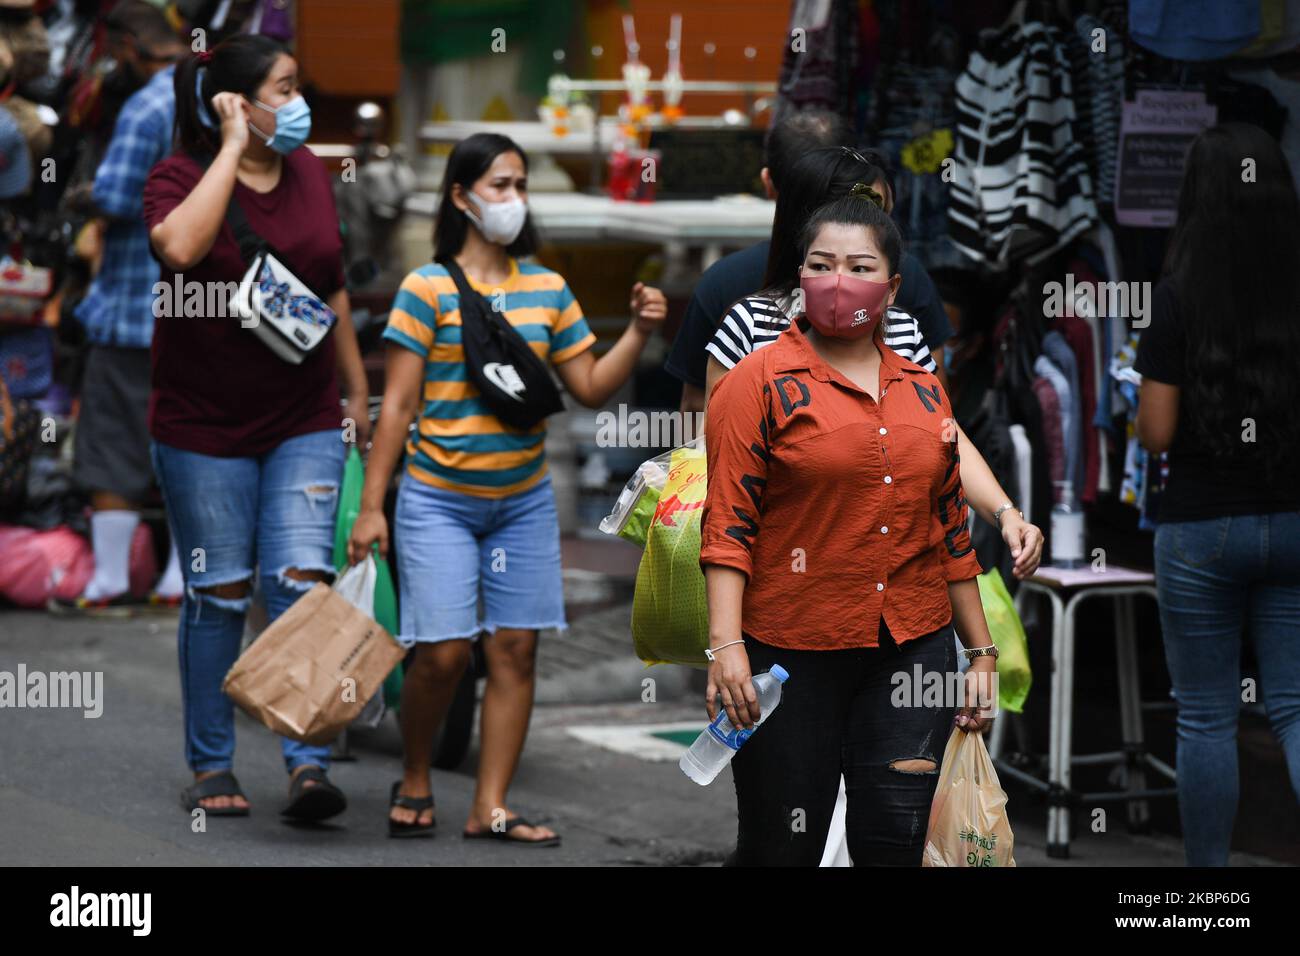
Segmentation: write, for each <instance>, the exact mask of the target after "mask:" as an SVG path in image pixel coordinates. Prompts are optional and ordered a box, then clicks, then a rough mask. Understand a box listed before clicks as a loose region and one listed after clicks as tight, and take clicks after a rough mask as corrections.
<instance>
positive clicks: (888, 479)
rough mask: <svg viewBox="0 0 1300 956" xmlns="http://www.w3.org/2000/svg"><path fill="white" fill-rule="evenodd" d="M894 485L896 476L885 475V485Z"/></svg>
mask: <svg viewBox="0 0 1300 956" xmlns="http://www.w3.org/2000/svg"><path fill="white" fill-rule="evenodd" d="M893 483H894V476H893V475H885V484H887V485H892V484H893Z"/></svg>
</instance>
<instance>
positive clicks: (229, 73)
mask: <svg viewBox="0 0 1300 956" xmlns="http://www.w3.org/2000/svg"><path fill="white" fill-rule="evenodd" d="M288 52H289V51H288V50H286V49H285V47H284V45H283V44H281V43H280V42H278V41H276V40H273V39H271V38H270V37H268V36H262V35H260V34H239V35H237V36H233V37H230V38H229V39H227V40H222V41H221V42H220V43H218V44H217V45H216V46H214V47H213V48H212V50H211V51H205V52H203V53H195V54H192V55H191V56H187V57H183V58H182V59H181V61H180V62H179V63H177V64H176V76H175V85H176V126H175V134H174V140H175V148H176V149H177V150H178V151H180V152H183V153H187V154H189V155H190V156H193V157H195V158H200V157H211V156H215V155H216V154H217V151H218V150H219V149H221V120H220V118H219V117H218V116H217V114H216V112H215V111H214V110H213V109H212V98H213V97H214V96H216V95H217V94H218V93H239V94H241V95H243V96H245V97H247V98H248V99H250V100H252V99H254V98H255V97H256V95H257V89H258V87H260V86H261V85H262V83H263V82H265V80H266V77H267V76H268V75H269V74H270V72H271V67H272V66H274V65H275V61H276V58H277V57H278V56H279V55H280V54H281V53H288Z"/></svg>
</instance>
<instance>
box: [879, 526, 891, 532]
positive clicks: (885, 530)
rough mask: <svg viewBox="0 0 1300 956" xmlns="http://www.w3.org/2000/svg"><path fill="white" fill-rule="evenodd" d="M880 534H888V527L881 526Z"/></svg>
mask: <svg viewBox="0 0 1300 956" xmlns="http://www.w3.org/2000/svg"><path fill="white" fill-rule="evenodd" d="M880 533H881V534H889V526H888V525H882V526H881V528H880Z"/></svg>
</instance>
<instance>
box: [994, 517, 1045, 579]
mask: <svg viewBox="0 0 1300 956" xmlns="http://www.w3.org/2000/svg"><path fill="white" fill-rule="evenodd" d="M1002 540H1003V541H1005V542H1006V543H1007V547H1008V548H1010V549H1011V557H1012V558H1013V559H1014V561H1015V565H1014V566H1013V567H1012V569H1011V573H1012V574H1013V575H1014V576H1015V577H1016V579H1017V580H1019V581H1024V580H1025V579H1026V578H1031V577H1033V576H1034V572H1035V571H1037V570H1038V562H1040V561H1041V560H1042V559H1043V532H1042V530H1041V529H1040V528H1039V527H1038V525H1036V524H1030V523H1029V522H1028V521H1026V520H1025V519H1024V518H1022V517H1020V513H1019V512H1017V511H1012V510H1011V509H1008V510H1006V511H1004V512H1003V513H1002Z"/></svg>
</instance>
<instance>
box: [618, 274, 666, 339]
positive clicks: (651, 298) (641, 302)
mask: <svg viewBox="0 0 1300 956" xmlns="http://www.w3.org/2000/svg"><path fill="white" fill-rule="evenodd" d="M628 307H629V308H630V309H631V310H632V318H633V320H634V321H635V322H636V327H637V329H638V330H639V331H641V332H645V333H646V334H650V333H652V332H654V331H655V330H656V329H658V328H659V327H660V326H661V325H663V322H664V319H666V318H667V317H668V299H667V298H665V297H664V294H663V292H662V291H661V290H659V289H656V288H655V287H654V286H648V285H646V284H645V283H644V282H638V283H637V284H636V285H634V286H632V299H631V301H630V302H629V303H628Z"/></svg>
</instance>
